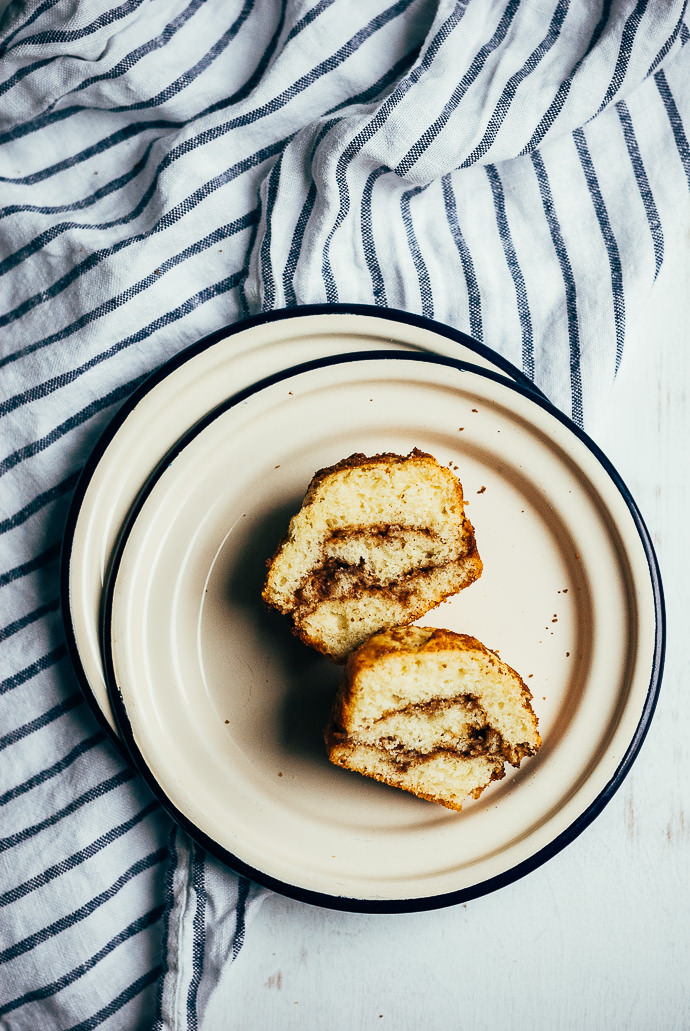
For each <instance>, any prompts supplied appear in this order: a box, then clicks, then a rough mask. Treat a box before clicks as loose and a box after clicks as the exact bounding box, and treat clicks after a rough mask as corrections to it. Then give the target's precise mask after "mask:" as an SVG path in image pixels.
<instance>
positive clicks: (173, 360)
mask: <svg viewBox="0 0 690 1031" xmlns="http://www.w3.org/2000/svg"><path fill="white" fill-rule="evenodd" d="M314 316H317V317H319V316H359V317H365V318H373V319H380V320H383V321H388V322H390V323H391V324H393V325H395V324H398V323H402V324H404V325H407V326H414V327H416V328H418V329H420V330H425V331H427V332H431V333H436V334H437V335H439V336H441V337H445V338H446V339H447V340H451V341H454V342H455V343H457V344H458V345H459V346H463V347H466V348H467V349H468V350H470V351H472V352H474V353H475V354H477V355H478V356H481V357H483V358H484V359H485V360H486V361H489V362H491V363H493V364H494V365H495V366H496V367H497V368H499V369H501V370H502V372H503V373H504V374H505V375H506V376H507V377H508V378H510V379H512V380H514V381H515V382H519V383H520V384H521V385H522V386H524V388H525V389H526V390H528V391H531V392H533V393H535V394H536V395H537V396H540V397H545V395H544V393H543V391H541V390H540V388H539V387H537V386H536V385H535V384H534V383H533V382H532V381H531V380H530V379H529V377H528V376H527V375H526V374H525V373H524V372H522V370H521V369H519V368H518V367H517V366H515V365H513V363H512V362H510V361H509V360H508V359H507V358H504V357H503V356H502V355H501V354H499V353H498V352H497V351H494V350H493V349H492V348H491V347H489V346H488V345H487V344H484V343H482V342H480V341H478V340H476V339H474V338H473V337H471V336H469V335H468V334H467V333H465V332H463V331H462V330H460V329H456V328H455V327H454V326H450V325H448V324H446V323H443V322H440V321H436V320H435V319H431V318H429V317H427V316H424V315H417V314H415V313H413V312H407V311H404V310H402V309H398V308H380V307H378V306H377V305H373V304H348V303H340V304H309V305H297V306H295V307H293V308H279V309H275V310H273V311H269V312H260V313H257V314H255V315H249V316H246V317H245V318H242V319H239V320H238V321H237V322H233V323H229V324H227V325H225V326H222V327H220V328H219V329H217V330H214V331H213V332H211V333H208V334H206V335H204V336H203V337H201V338H200V339H198V340H196V341H194V342H193V343H191V344H188V345H187V346H185V347H184V348H183V349H182V350H181V351H179V352H177V353H176V354H174V355H172V356H171V357H170V358H168V359H166V360H165V361H164V362H163V363H162V364H161V365H160V366H159V367H158V368H157V369H154V370H153V371H151V372H150V373H149V374H148V375H146V376H145V378H144V379H143V381H142V382H141V383H140V384H139V385H138V386H137V387H136V388H135V389H134V390H133V391H132V393H131V394H130V396H129V397H128V398H127V399H126V400H125V401H124V402H123V403H122V404H121V406H120V407H119V408H118V410H117V412H116V413H115V414H114V415H113V416H112V418H111V419H110V420H109V421H108V423H107V424H106V426H105V428H104V430H103V431H102V433H101V434H100V436H99V437H98V439H97V441H96V443H95V445H94V447H93V448H92V450H91V451H90V452H89V455H88V457H87V459H86V462H85V464H84V466H83V467H82V470H81V473H80V474H79V477H78V480H77V483H76V486H75V489H74V493H73V495H72V499H71V502H70V505H69V509H68V512H67V517H66V520H65V524H64V529H63V534H62V540H61V544H60V555H59V561H58V576H59V598H60V611H61V616H62V625H63V629H64V632H65V638H66V644H67V651H68V654H69V656H70V660H71V663H72V667H73V669H74V671H75V673H76V676H77V680H78V682H79V686H80V688H81V692H82V694H83V696H84V698H85V700H86V702H87V704H88V706H89V709H90V710H91V712H92V713H93V715H94V716H95V717H96V719H97V720H98V723H99V726H100V727H101V729H103V730H105V731H106V733H107V734H108V736H109V738H110V739H111V741H113V742H114V743H115V745H116V746H118V747H120V749H121V748H122V742H121V741H120V739H119V737H118V735H117V733H116V732H115V731H114V730H113V727H112V726H111V725H110V723H109V721H108V718H107V716H106V714H105V713H104V712H103V710H102V708H101V705H100V704H99V701H98V698H97V697H96V694H95V692H94V690H93V687H92V685H91V683H90V681H89V677H88V674H87V672H86V669H85V667H84V663H83V661H82V656H81V653H80V649H79V643H78V640H77V632H76V628H75V620H74V618H73V608H72V600H71V591H70V575H71V568H72V559H73V546H74V538H75V534H76V530H77V527H78V524H79V517H80V514H81V512H82V508H83V504H84V499H85V497H86V493H87V491H88V488H89V484H90V483H91V481H92V480H93V478H94V476H95V474H96V470H97V469H98V468H99V466H100V463H101V460H102V459H103V457H104V455H105V453H106V451H107V450H108V447H109V446H110V444H111V443H112V442H113V441H114V439H115V438H116V436H117V435H118V434H119V432H120V431H121V430H122V429H123V427H124V425H125V423H126V422H127V419H128V418H129V416H130V415H131V414H132V412H133V411H134V410H135V409H136V408H137V407H138V406H139V405H140V404H141V403H142V401H144V400H145V399H146V397H147V396H148V394H149V393H150V392H151V391H152V390H153V389H154V388H155V387H156V386H158V385H159V384H160V383H162V382H163V381H164V380H165V379H167V377H168V376H169V375H171V374H172V373H173V372H175V371H177V370H178V369H180V368H182V367H183V366H184V365H186V364H187V363H188V362H190V361H191V360H192V359H194V358H195V357H196V356H197V355H200V354H202V353H203V352H205V351H208V350H210V349H211V348H213V347H215V346H217V345H218V344H221V343H222V342H223V341H224V340H226V339H228V338H231V337H234V336H236V335H238V334H240V333H244V332H247V331H250V330H251V329H253V328H257V327H260V326H265V325H270V324H273V323H280V322H283V321H285V322H288V321H292V320H295V319H305V318H311V317H314ZM391 353H392V352H391ZM409 353H415V352H412V351H411V352H409ZM420 353H422V352H420ZM424 353H426V352H424ZM428 353H429V354H433V352H431V351H430V352H428ZM283 371H285V370H283ZM189 429H190V428H187V430H185V431H184V432H185V433H186V432H189ZM178 440H179V438H178ZM175 443H177V441H176V442H175ZM174 446H175V445H173V447H174ZM166 459H167V455H166V456H165V457H164V458H163V460H162V461H163V462H165V461H166ZM160 464H161V463H158V465H160ZM156 475H157V467H156V466H154V468H153V469H151V470H150V472H149V480H150V479H151V478H152V477H155V476H156ZM131 515H132V513H131V511H130V513H128V516H127V519H130V518H131ZM124 531H125V526H123V527H122V530H121V534H120V535H122V533H123V532H124ZM105 586H106V585H104V589H105ZM102 618H103V602H101V619H102Z"/></svg>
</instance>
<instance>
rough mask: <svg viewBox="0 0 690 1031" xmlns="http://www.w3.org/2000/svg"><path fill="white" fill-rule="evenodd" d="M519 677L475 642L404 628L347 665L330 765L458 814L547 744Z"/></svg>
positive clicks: (374, 640) (329, 740)
mask: <svg viewBox="0 0 690 1031" xmlns="http://www.w3.org/2000/svg"><path fill="white" fill-rule="evenodd" d="M531 698H532V696H531V694H530V691H529V690H528V688H527V686H526V685H525V683H524V682H523V680H522V679H521V678H520V676H519V675H518V674H517V673H516V672H515V670H513V669H511V667H510V666H508V665H506V663H505V662H503V661H502V660H501V659H500V658H499V657H498V656H497V655H496V654H495V653H494V652H492V651H490V650H489V649H488V648H486V647H485V646H484V645H483V644H481V642H479V641H477V640H476V639H475V638H474V637H469V636H467V635H465V634H456V633H454V632H453V631H450V630H438V629H432V628H430V627H417V626H405V627H397V628H394V629H390V630H388V631H386V632H383V633H380V634H375V635H374V636H372V637H371V638H370V639H369V640H368V641H366V642H365V643H364V644H362V645H361V646H360V647H359V648H357V649H356V650H355V651H354V652H353V653H352V654H351V655H350V657H349V658H348V661H347V664H346V666H345V676H344V679H343V681H342V684H341V686H340V689H339V691H338V693H337V695H336V698H335V701H334V705H333V710H332V715H331V721H330V723H329V726H328V727H327V728H326V732H325V740H326V748H327V753H328V757H329V759H330V760H331V762H333V763H335V764H336V765H338V766H342V767H344V768H345V769H348V770H354V771H356V772H357V773H361V774H363V775H364V776H366V777H373V778H374V779H375V780H378V781H382V782H383V783H385V784H389V785H391V786H393V787H397V788H402V789H404V790H405V791H410V792H412V793H413V794H415V795H418V796H419V797H420V798H424V799H428V800H429V801H432V802H439V803H440V804H441V805H444V806H447V807H448V808H450V809H456V810H459V809H461V808H462V804H463V801H465V800H466V799H467V798H469V797H473V798H478V797H479V795H480V794H481V793H482V791H483V790H484V789H485V788H486V787H487V786H488V785H489V784H490V783H491V782H492V781H494V780H500V779H501V778H502V777H503V776H504V775H505V767H506V764H511V765H512V766H519V765H520V763H521V761H522V760H523V759H524V758H525V757H526V756H531V755H534V754H535V752H536V751H537V749H538V748H539V745H540V744H541V739H540V736H539V731H538V724H537V718H536V716H535V714H534V712H533V710H532V706H531Z"/></svg>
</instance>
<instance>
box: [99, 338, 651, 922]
mask: <svg viewBox="0 0 690 1031" xmlns="http://www.w3.org/2000/svg"><path fill="white" fill-rule="evenodd" d="M372 360H376V361H380V360H386V361H396V362H399V361H401V360H403V361H404V360H407V361H409V362H421V363H427V364H432V365H439V364H441V365H445V366H447V367H450V368H454V369H457V370H459V371H469V372H472V373H474V374H477V375H479V376H481V377H482V378H487V379H489V380H492V381H494V382H497V383H499V384H502V385H503V386H504V387H507V388H508V389H509V390H511V391H515V392H517V393H518V394H520V395H522V396H523V397H524V398H526V399H527V401H528V402H530V403H534V404H536V405H537V406H539V407H541V408H542V409H544V410H545V411H546V413H547V414H548V415H550V416H551V417H553V418H555V419H556V420H557V421H558V422H560V423H561V424H562V425H563V426H564V428H565V429H566V430H568V431H569V432H571V433H572V434H574V435H575V436H576V437H577V438H579V440H580V442H581V443H582V444H584V446H585V447H586V448H587V449H588V450H589V451H590V453H591V454H592V456H593V457H594V458H595V460H596V461H598V463H599V464H600V466H601V467H602V468H603V470H604V472H605V473H606V474H607V475H608V477H609V479H610V480H611V482H612V484H613V486H614V487H615V489H616V491H617V492H618V494H619V495H620V497H621V499H622V501H623V502H624V503H625V505H626V507H627V509H628V511H629V513H630V516H631V518H632V521H633V524H634V528H635V530H636V533H637V537H638V538H639V541H640V544H641V546H642V550H643V553H644V556H645V559H646V562H647V570H648V573H649V583H650V587H651V593H652V599H653V609H654V633H653V639H654V644H653V650H652V660H651V669H650V671H649V683H648V685H647V689H646V692H645V699H644V704H643V705H642V707H641V712H640V715H639V719H638V721H637V723H636V727H635V730H634V733H633V735H632V737H631V739H630V741H629V743H628V745H627V747H626V749H625V751H624V753H623V755H622V757H621V759H620V761H619V763H618V765H617V766H616V768H615V770H614V772H613V773H612V775H611V776H610V778H609V780H608V781H607V782H606V783H605V784H604V785H603V787H602V788H601V789H600V790H599V791H598V792H597V795H596V797H595V798H594V799H593V800H592V801H591V802H590V804H589V805H588V806H587V807H586V808H585V809H584V810H583V812H582V813H580V814H579V815H578V816H577V817H576V818H575V819H574V820H573V821H572V823H571V824H569V825H568V826H567V827H566V828H565V829H564V830H563V831H561V832H560V833H559V834H557V835H556V837H554V838H553V839H552V840H551V841H549V842H547V843H546V844H545V845H543V846H542V847H540V848H538V849H537V851H536V852H535V853H533V854H532V855H531V856H528V857H527V858H526V859H524V860H521V861H520V862H518V863H516V864H515V865H514V866H512V867H510V868H509V869H508V870H505V871H503V872H501V873H499V874H497V875H495V876H492V877H489V878H486V879H484V880H482V881H478V882H477V883H475V884H472V885H468V886H465V887H463V888H459V889H457V890H452V891H449V892H442V893H440V894H435V895H429V896H416V897H412V898H395V899H391V898H385V899H381V898H369V897H366V898H360V897H358V896H350V895H337V894H333V895H332V894H329V893H327V892H323V891H318V890H315V889H310V888H306V887H302V886H300V885H293V884H289V883H287V882H285V881H281V880H280V879H279V878H276V877H274V876H273V875H271V874H267V873H265V872H264V871H261V870H259V869H256V868H255V867H253V866H251V865H250V864H248V863H246V862H245V861H244V860H242V859H240V858H239V857H238V856H236V855H234V854H233V853H231V852H230V851H229V850H228V849H226V848H225V847H224V846H222V845H220V844H219V843H218V842H217V841H215V839H213V838H211V837H210V836H209V835H208V834H207V833H205V832H204V831H203V830H202V829H201V828H200V827H198V826H197V825H196V824H195V823H194V821H193V820H191V819H190V818H189V817H188V816H186V814H185V813H183V812H182V811H180V810H179V809H178V808H177V807H176V806H175V804H174V803H173V802H172V801H171V800H170V799H169V798H168V797H167V795H166V793H165V791H164V789H163V788H162V786H161V785H160V784H159V782H158V780H157V778H156V776H155V773H154V771H153V770H151V768H150V767H149V765H148V763H147V762H146V759H145V757H144V756H143V754H142V753H141V751H140V749H139V747H138V745H137V743H136V740H135V736H134V733H133V729H132V726H131V723H130V720H129V716H128V712H127V707H126V704H125V702H124V699H123V698H122V695H121V692H120V689H119V687H118V685H117V678H116V675H115V668H114V657H113V650H112V642H111V634H110V629H111V621H112V610H113V600H114V590H115V585H116V582H117V571H118V569H119V566H120V562H121V559H122V555H123V552H124V547H125V544H126V541H127V539H128V537H129V534H130V533H131V531H132V528H133V526H134V523H135V521H136V518H137V515H138V513H139V512H140V511H141V508H142V507H143V506H144V504H145V502H146V499H147V498H148V496H149V494H150V493H151V491H152V490H153V488H154V486H155V484H156V483H157V482H158V480H159V478H160V477H161V475H162V474H163V472H164V470H165V468H167V466H168V465H169V464H170V463H172V461H173V460H174V458H175V457H176V455H178V454H179V453H180V452H181V451H182V450H184V448H185V447H186V446H187V444H188V443H190V442H191V441H192V440H194V439H195V438H196V436H197V435H198V434H199V433H201V432H202V431H203V429H204V428H205V427H206V426H207V425H209V423H210V422H212V421H213V420H214V419H215V418H217V417H218V416H219V415H221V414H222V413H223V412H225V411H228V410H230V409H231V408H232V407H234V406H235V405H237V404H239V403H240V402H241V401H242V400H246V398H247V397H250V396H251V395H253V394H255V393H257V392H258V391H260V390H262V389H264V388H266V387H269V386H271V385H273V384H275V383H280V382H281V381H283V380H286V379H289V378H291V377H292V376H294V375H297V374H300V373H302V374H304V373H308V372H309V371H313V370H318V369H322V368H324V367H329V366H334V365H335V366H337V365H343V364H350V363H352V362H366V361H372ZM102 615H103V620H102V626H101V632H102V650H103V658H104V666H105V673H106V684H107V689H108V693H109V695H110V700H111V704H112V707H113V712H114V714H115V718H116V721H117V726H118V729H119V731H120V734H121V738H122V742H123V744H124V746H125V748H126V751H127V753H128V754H129V756H130V759H131V761H132V762H133V764H134V765H135V767H136V768H137V770H138V771H139V773H140V774H142V776H143V777H144V779H145V780H146V782H147V784H148V785H149V787H150V788H151V790H152V792H153V793H154V795H155V796H156V797H157V799H158V800H159V802H160V803H161V805H162V807H163V808H164V809H165V810H166V811H167V812H168V813H169V815H170V816H171V817H172V818H173V819H174V820H175V821H176V822H177V823H178V824H179V825H180V826H182V827H183V829H184V830H186V831H187V833H188V834H189V835H190V837H191V838H192V839H193V840H195V841H197V842H198V843H199V844H200V845H201V846H202V847H203V848H205V849H206V850H207V851H208V852H209V853H210V854H211V855H213V856H215V857H216V858H217V859H219V860H220V861H221V862H223V863H224V864H225V865H227V866H228V867H229V868H230V869H232V870H234V871H235V872H237V873H239V874H241V875H244V876H246V877H249V878H250V879H251V880H253V881H255V882H257V883H259V884H262V885H264V886H265V887H267V888H270V889H272V890H274V891H276V892H278V893H280V894H281V895H283V896H286V897H288V898H292V899H295V900H297V901H301V902H305V903H308V904H311V905H316V906H319V907H322V908H326V909H335V910H340V911H348V912H366V913H401V912H419V911H425V910H433V909H440V908H445V907H448V906H452V905H457V904H460V903H463V902H467V901H469V900H470V899H474V898H477V897H480V896H483V895H487V894H490V893H493V892H494V891H497V890H499V889H500V888H502V887H505V886H507V885H508V884H511V883H514V882H515V881H517V880H519V879H521V878H522V877H524V876H525V875H526V874H528V873H530V872H532V871H533V870H536V869H537V868H539V867H540V866H542V865H543V864H544V863H546V862H547V861H548V860H549V859H551V858H553V856H555V855H556V854H558V853H559V852H561V851H562V850H563V849H564V848H566V847H567V846H568V845H569V844H570V843H571V842H572V841H574V840H575V838H577V837H578V836H579V835H580V834H581V833H582V831H584V830H585V828H586V827H588V826H589V825H590V824H591V823H592V822H593V820H594V819H595V818H596V817H597V816H598V815H599V814H600V813H601V811H602V810H603V809H604V808H605V806H606V805H607V804H608V802H609V801H610V800H611V798H612V797H613V796H614V794H615V793H616V791H617V790H618V788H619V787H620V786H621V784H622V783H623V781H624V780H625V778H626V776H627V775H628V773H629V771H630V769H631V767H632V765H633V763H634V761H635V759H636V758H637V756H638V754H639V752H640V749H641V747H642V744H643V741H644V739H645V737H646V735H647V732H648V730H649V727H650V725H651V721H652V718H653V715H654V711H655V709H656V705H657V702H658V698H659V693H660V690H661V682H662V676H663V668H664V660H665V644H666V612H665V604H664V593H663V584H662V580H661V572H660V568H659V563H658V560H657V556H656V552H655V549H654V546H653V542H652V539H651V535H650V534H649V531H648V529H647V526H646V524H645V521H644V519H643V517H642V515H641V512H640V510H639V508H638V506H637V504H636V502H635V500H634V498H633V496H632V494H631V492H630V490H629V489H628V487H627V485H626V484H625V482H624V481H623V479H622V477H621V476H620V474H619V473H618V471H617V470H616V468H615V466H614V465H613V463H612V462H611V460H610V459H608V457H607V456H606V455H605V454H604V452H603V451H602V450H601V449H600V448H599V446H598V445H597V444H596V443H595V442H594V441H593V440H592V439H591V438H590V437H589V435H588V434H587V433H586V432H585V431H584V430H582V429H581V428H580V427H578V426H577V425H576V424H575V423H574V422H573V421H572V420H571V419H570V418H569V417H568V416H566V415H565V414H564V413H563V412H561V411H560V410H559V409H557V408H556V407H555V406H554V405H553V404H551V403H550V402H549V401H548V400H547V399H546V398H545V397H544V396H543V395H541V394H535V392H534V391H532V390H531V389H529V387H525V386H523V385H522V384H520V383H517V382H516V381H513V380H511V379H509V378H507V377H505V376H502V375H501V374H500V373H496V372H493V371H492V370H490V369H485V368H483V367H480V366H476V365H473V364H472V363H469V362H466V361H461V360H458V359H454V358H451V357H449V356H446V355H434V354H431V353H425V352H414V351H410V352H408V351H393V350H391V351H376V350H373V351H362V352H351V353H347V354H341V355H330V356H325V357H322V358H316V359H312V360H310V361H306V362H301V363H299V364H298V365H295V366H292V367H291V368H289V369H284V370H282V371H279V372H275V373H272V374H271V375H269V376H267V377H264V378H263V379H262V380H260V381H258V382H257V383H255V384H252V385H250V386H248V387H246V388H244V389H243V390H241V391H240V392H238V394H236V395H233V397H232V398H230V399H228V400H226V401H225V402H223V403H221V404H220V405H217V406H214V408H213V409H212V411H210V412H209V413H207V415H206V416H205V417H204V418H203V419H202V420H200V422H198V423H196V424H195V425H194V426H193V427H191V428H190V429H189V430H188V431H187V432H186V433H185V434H183V435H182V436H181V437H180V438H179V440H178V441H177V442H176V444H175V445H174V447H173V448H172V449H171V452H170V453H169V455H168V456H167V460H166V462H165V463H163V464H162V467H160V468H159V469H158V470H157V472H156V474H155V475H153V476H152V477H151V478H150V479H149V481H148V483H147V484H146V487H145V489H144V490H143V491H142V492H141V494H140V496H139V497H138V498H137V501H136V503H135V505H134V507H133V509H132V513H131V518H129V519H128V522H127V526H126V527H125V529H124V531H123V533H122V534H121V536H120V539H119V541H118V545H117V549H116V554H115V555H114V556H113V567H112V575H111V577H110V579H109V581H108V583H107V584H106V585H105V587H104V605H103V610H102Z"/></svg>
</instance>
